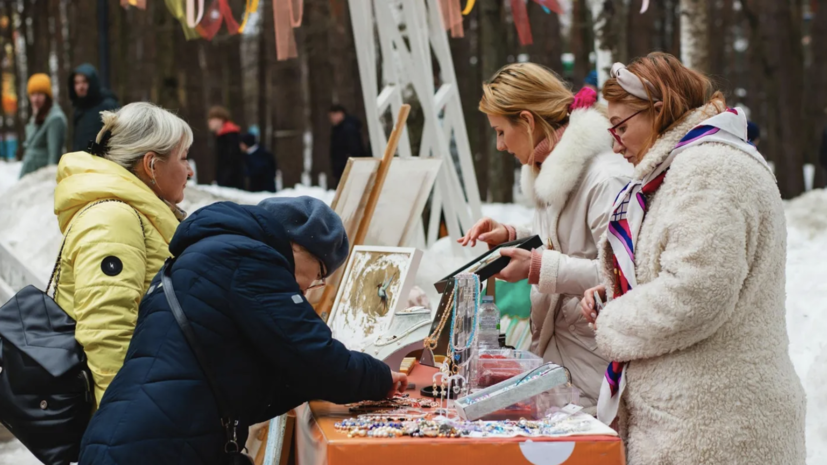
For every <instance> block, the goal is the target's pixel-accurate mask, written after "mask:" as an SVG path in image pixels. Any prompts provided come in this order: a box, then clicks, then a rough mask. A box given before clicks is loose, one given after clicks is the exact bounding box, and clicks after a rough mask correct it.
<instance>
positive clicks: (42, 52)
mask: <svg viewBox="0 0 827 465" xmlns="http://www.w3.org/2000/svg"><path fill="white" fill-rule="evenodd" d="M24 4H28V1H27V2H24ZM29 11H30V12H31V19H32V40H33V43H32V47H31V50H32V54H31V56H29V57H28V74H29V76H31V75H32V74H34V73H46V74H51V73H49V55H50V53H51V44H52V40H51V38H52V34H51V33H50V32H49V20H50V18H51V11H50V9H49V0H34V3H33V4H32V5H31V6H29Z"/></svg>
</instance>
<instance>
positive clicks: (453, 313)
mask: <svg viewBox="0 0 827 465" xmlns="http://www.w3.org/2000/svg"><path fill="white" fill-rule="evenodd" d="M461 278H465V279H471V280H473V282H474V318H473V321H472V322H471V335H470V336H468V340H467V341H465V347H460V348H457V347H454V339H455V337H456V329H457V300H459V299H458V297H459V292H460V286H459V285H456V287H455V288H454V299H453V300H454V302H453V306H452V308H451V337H450V339H449V340H448V353H449V354H451V355H452V358H453V360H454V362H455V363H458V362H459V355H458V354H457V352H465V351H466V350H468V349H470V348H471V347H472V346H473V345H474V337H475V336H476V334H477V315H479V310H480V277H479V276H477V275H475V274H471V275H468V276H461ZM459 279H460V278H457V284H459ZM468 358H469V359H470V357H468ZM466 363H467V362H466Z"/></svg>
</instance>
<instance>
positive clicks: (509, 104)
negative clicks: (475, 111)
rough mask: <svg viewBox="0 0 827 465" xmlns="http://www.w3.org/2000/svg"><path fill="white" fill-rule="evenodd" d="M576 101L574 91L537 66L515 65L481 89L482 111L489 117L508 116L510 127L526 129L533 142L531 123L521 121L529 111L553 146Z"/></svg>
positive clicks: (502, 71) (492, 78)
mask: <svg viewBox="0 0 827 465" xmlns="http://www.w3.org/2000/svg"><path fill="white" fill-rule="evenodd" d="M573 101H574V95H573V94H572V93H571V89H569V87H568V86H566V84H564V83H563V81H561V80H560V78H558V77H557V75H556V74H554V71H551V70H550V69H548V68H545V67H543V66H540V65H538V64H535V63H514V64H510V65H506V66H503V67H502V68H500V70H499V71H497V72H496V73H494V76H492V77H491V79H490V80H489V81H488V82H486V83H484V84H483V85H482V99H481V100H480V106H479V109H480V111H481V112H483V113H485V114H487V115H495V116H505V117H507V118H508V119H509V121H510V122H511V124H522V125H524V126H525V127H526V129H527V130H528V133H529V137H532V138H533V134H532V131H531V128H530V127H529V126H528V122H527V121H525V120H523V119H521V118H520V113H521V112H523V111H527V112H529V113H531V114H532V115H533V116H534V121H535V125H537V126H538V127H539V128H540V130H541V131H543V134H544V135H545V137H546V138H547V139H548V140H549V142H550V143H552V144H554V143H556V142H557V141H556V140H555V139H556V135H555V132H556V131H557V130H558V129H560V127H562V126H563V125H565V124H566V123H568V121H569V106H571V103H572V102H573ZM532 147H533V144H532Z"/></svg>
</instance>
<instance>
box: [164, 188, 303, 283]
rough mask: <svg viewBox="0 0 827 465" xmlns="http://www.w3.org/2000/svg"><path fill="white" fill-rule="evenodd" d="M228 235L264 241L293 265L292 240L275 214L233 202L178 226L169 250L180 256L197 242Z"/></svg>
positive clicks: (213, 207)
mask: <svg viewBox="0 0 827 465" xmlns="http://www.w3.org/2000/svg"><path fill="white" fill-rule="evenodd" d="M228 234H229V235H236V236H244V237H249V238H250V239H253V240H255V241H258V242H262V243H264V244H266V245H268V246H270V247H272V248H274V249H276V251H277V252H279V253H280V254H281V255H282V256H284V257H285V258H286V259H287V261H288V262H290V266H291V268H292V267H293V266H294V264H293V249H292V247H291V245H290V239H289V237H288V235H287V232H286V231H285V229H284V227H283V226H282V224H281V223H280V222H279V220H278V219H277V218H276V217H275V215H273V214H271V213H269V212H268V211H267V210H265V209H264V208H261V207H257V206H253V205H238V204H235V203H232V202H219V203H214V204H212V205H209V206H207V207H204V208H202V209H200V210H198V211H197V212H195V213H193V214H192V215H191V216H190V217H189V218H187V219H186V220H185V221H184V222H183V223H181V226H180V227H178V231H177V232H176V233H175V237H174V238H173V239H172V242H171V243H170V244H169V251H170V253H172V254H173V255H174V256H176V257H177V256H179V255H181V253H183V252H184V250H186V249H187V247H189V246H191V245H193V244H195V243H196V242H198V241H201V240H203V239H206V238H209V237H214V236H221V235H228ZM292 271H293V270H292V269H291V272H292Z"/></svg>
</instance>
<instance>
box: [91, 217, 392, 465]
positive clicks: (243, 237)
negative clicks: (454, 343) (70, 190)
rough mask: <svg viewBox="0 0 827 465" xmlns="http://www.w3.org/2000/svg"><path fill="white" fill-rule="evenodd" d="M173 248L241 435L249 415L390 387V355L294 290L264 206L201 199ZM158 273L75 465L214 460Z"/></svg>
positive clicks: (193, 316)
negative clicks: (347, 343) (378, 352)
mask: <svg viewBox="0 0 827 465" xmlns="http://www.w3.org/2000/svg"><path fill="white" fill-rule="evenodd" d="M170 251H171V252H172V253H173V254H174V255H175V256H176V257H178V258H177V260H176V261H175V264H174V266H173V267H172V282H173V287H174V288H175V291H176V295H177V297H178V300H179V301H180V302H181V306H182V307H183V309H184V312H185V313H186V315H187V318H188V319H189V320H190V322H191V324H192V326H193V327H194V330H195V333H196V335H197V337H198V339H199V341H200V342H201V345H202V346H203V347H204V351H205V352H206V356H207V358H209V359H210V360H211V361H212V363H213V367H214V371H215V372H216V376H217V377H218V378H219V379H218V381H219V384H220V385H221V388H222V390H223V391H224V393H225V395H226V397H227V398H228V399H229V400H230V403H231V404H232V407H233V409H234V410H235V412H236V414H237V415H238V417H239V421H240V425H239V431H238V433H239V438H238V440H239V444H242V445H243V444H244V441H245V440H246V436H247V428H248V427H249V425H251V424H255V423H258V422H261V421H265V420H267V419H269V418H272V417H274V416H276V415H279V414H282V413H284V412H286V411H288V410H290V409H292V408H294V407H296V406H298V405H299V404H301V403H303V402H306V401H308V400H312V399H324V400H328V401H331V402H336V403H347V402H355V401H359V400H366V399H372V400H378V399H381V398H384V396H385V395H386V394H387V393H388V392H389V391H390V389H391V384H392V380H391V373H390V369H389V368H388V367H387V365H385V364H384V363H382V362H380V361H378V360H376V359H374V358H372V357H370V356H368V355H364V354H361V353H357V352H351V351H349V350H347V349H346V348H345V347H344V346H343V345H342V344H341V343H340V342H338V341H336V340H334V339H332V337H331V333H330V329H328V327H327V325H326V324H325V323H324V321H322V320H321V319H320V318H319V317H318V316H317V315H316V313H315V312H314V311H313V308H312V307H311V306H310V304H309V303H308V302H307V301H306V300H304V298H303V297H302V296H301V291H300V290H299V286H298V284H297V283H296V281H295V278H294V276H293V269H294V264H293V254H292V250H291V246H290V242H289V240H288V239H287V235H286V232H285V231H284V229H283V228H282V226H281V224H279V223H278V222H277V221H276V220H275V219H273V218H272V216H271V215H270V214H269V213H268V212H267V211H266V210H264V209H262V208H259V207H253V206H240V205H236V204H232V203H219V204H215V205H211V206H209V207H206V208H203V209H201V210H199V211H198V212H196V213H195V214H193V215H192V216H191V217H190V218H189V219H188V220H186V221H184V222H183V223H182V224H181V226H180V227H179V229H178V231H177V232H176V234H175V237H174V238H173V240H172V243H171V244H170ZM160 278H161V276H160V274H159V275H158V276H156V277H155V279H154V280H153V282H152V285H151V286H150V291H149V294H148V295H147V296H146V297H145V298H144V299H143V301H142V302H141V307H140V311H139V315H138V323H137V327H136V328H135V334H134V336H133V338H132V342H131V344H130V346H129V351H128V352H127V355H126V361H125V362H124V365H123V368H122V369H121V371H120V372H119V373H118V375H117V376H116V377H115V379H114V381H113V382H112V384H111V385H110V386H109V389H108V390H107V391H106V394H105V396H104V397H103V401H102V402H101V405H100V409H99V410H98V411H97V413H96V414H95V416H94V417H93V418H92V421H91V423H90V424H89V428H88V430H87V431H86V435H85V436H84V437H83V443H82V445H81V449H82V450H81V457H80V464H81V465H92V464H94V465H104V464H121V465H123V464H136V465H137V464H141V465H145V464H156V465H167V464H180V465H184V464H186V465H197V464H218V463H219V460H220V456H221V452H222V449H223V445H224V434H223V430H222V427H221V425H220V420H219V413H218V408H217V406H216V402H215V399H214V398H213V395H212V393H211V391H210V388H209V385H208V384H207V381H206V378H205V377H204V374H203V372H202V371H201V368H200V367H199V365H198V362H197V360H196V359H195V356H194V355H193V353H192V351H191V350H190V348H189V346H188V345H187V342H186V340H185V339H184V336H183V333H182V332H181V330H180V328H179V327H178V325H177V324H176V322H175V319H174V318H173V315H172V313H171V312H170V310H169V306H168V305H167V302H166V299H165V297H164V291H163V288H160V289H157V286H158V283H159V282H160ZM297 296H298V297H297Z"/></svg>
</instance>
